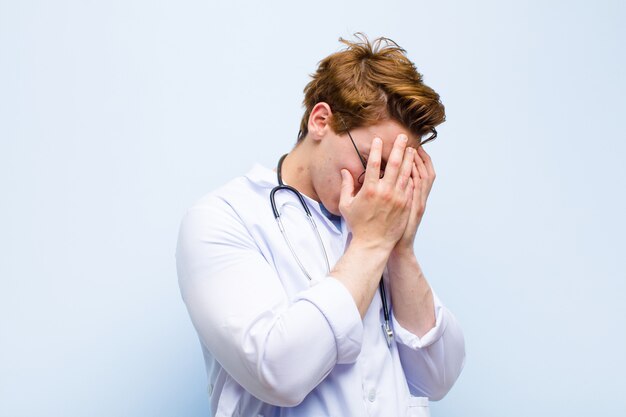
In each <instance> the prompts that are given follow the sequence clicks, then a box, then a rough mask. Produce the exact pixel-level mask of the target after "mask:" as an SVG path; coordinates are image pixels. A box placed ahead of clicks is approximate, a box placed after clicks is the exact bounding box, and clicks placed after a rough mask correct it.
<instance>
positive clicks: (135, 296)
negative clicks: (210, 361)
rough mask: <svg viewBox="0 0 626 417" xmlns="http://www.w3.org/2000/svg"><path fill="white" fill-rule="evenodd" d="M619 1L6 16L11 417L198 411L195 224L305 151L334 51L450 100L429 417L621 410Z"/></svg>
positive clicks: (6, 344) (201, 410) (117, 8)
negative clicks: (379, 51)
mask: <svg viewBox="0 0 626 417" xmlns="http://www.w3.org/2000/svg"><path fill="white" fill-rule="evenodd" d="M625 18H626V13H625V6H624V2H618V1H599V2H595V3H592V2H583V1H567V2H566V1H563V2H556V1H532V2H502V1H484V0H481V1H475V2H469V1H454V2H450V1H441V2H434V1H433V2H424V1H410V2H409V1H407V2H399V1H389V2H386V3H385V2H380V1H378V2H371V1H359V2H356V1H355V2H345V3H336V2H331V1H318V2H310V3H307V4H305V3H297V2H283V3H272V2H270V3H266V2H252V1H249V2H247V3H240V2H223V3H214V2H206V1H204V2H199V1H176V2H174V1H171V2H154V1H140V0H133V1H119V0H117V1H100V2H97V1H56V2H48V1H21V0H20V1H9V0H0V190H1V192H2V194H1V197H0V236H1V238H0V416H2V417H21V416H37V417H39V416H63V417H73V416H76V417H78V416H91V417H99V416H107V417H112V416H151V417H152V416H155V417H160V416H163V417H165V416H168V417H174V416H203V415H207V413H208V404H207V402H206V397H205V375H204V368H203V361H202V356H201V351H200V347H199V343H198V341H197V339H196V336H195V333H194V330H193V328H192V326H191V324H190V321H189V319H188V317H187V313H186V311H185V309H184V305H183V303H182V301H181V299H180V296H179V293H178V286H177V281H176V272H175V264H174V248H175V243H176V234H177V228H178V222H179V220H180V218H181V216H182V214H183V212H184V210H185V208H186V207H188V206H190V205H191V204H192V203H193V201H195V200H196V199H197V198H198V197H200V196H201V195H203V194H204V193H206V192H208V191H210V190H211V189H213V188H215V187H216V186H218V185H220V184H221V183H223V182H224V181H226V180H227V179H229V178H231V177H233V176H235V175H238V174H241V173H243V172H244V171H245V170H247V169H248V168H249V167H250V166H251V165H252V163H253V162H255V161H260V162H262V163H263V164H265V165H268V166H273V165H274V163H275V161H276V159H277V158H278V156H279V155H280V154H282V153H284V152H285V151H287V150H288V149H289V148H290V146H291V145H292V143H293V142H294V140H295V135H296V133H297V130H298V123H299V119H300V116H301V111H302V109H301V107H300V102H301V99H302V96H301V94H302V88H303V87H304V85H305V83H306V82H307V74H309V73H311V72H313V71H314V70H315V66H316V63H317V62H318V61H319V60H320V59H321V58H323V57H324V56H326V55H327V54H329V53H331V52H333V51H335V50H337V49H338V48H339V46H340V45H339V44H338V43H337V38H338V37H339V36H344V37H346V36H349V35H350V34H351V33H353V32H356V31H364V32H366V33H367V34H369V35H370V36H371V37H374V36H378V35H386V36H389V37H391V38H392V39H394V40H396V41H397V42H398V43H399V44H400V45H401V46H403V47H404V48H405V49H407V51H408V52H409V56H410V58H411V59H412V60H414V62H415V63H416V64H417V66H418V68H419V70H420V71H422V72H423V73H424V74H425V80H426V82H427V83H428V84H430V85H431V86H432V87H434V88H435V89H436V90H437V91H439V92H440V93H441V95H442V99H443V101H444V103H445V105H446V109H447V115H448V121H447V122H446V123H445V124H444V125H442V127H441V129H440V136H439V139H438V140H437V141H436V142H434V143H432V144H430V145H428V150H429V152H430V153H431V155H432V157H433V159H434V162H435V168H436V170H437V174H438V177H437V180H436V182H435V187H434V189H433V192H432V193H431V198H430V200H429V206H428V210H427V214H426V216H425V219H424V221H423V224H422V227H421V232H420V234H419V237H418V243H417V245H416V249H417V252H418V255H419V260H420V262H421V264H422V266H423V268H424V270H425V272H426V273H427V276H428V278H429V280H430V281H431V283H432V284H433V286H434V287H435V289H436V290H437V292H438V293H439V295H440V297H441V298H442V299H443V300H444V302H445V303H446V304H447V305H448V306H449V307H450V308H451V309H452V310H453V311H454V312H455V313H456V315H457V317H458V318H459V320H460V321H461V323H462V325H463V327H464V330H465V334H466V341H467V351H468V357H467V365H466V369H465V371H464V373H463V375H462V376H461V378H460V379H459V381H458V382H457V385H456V386H455V387H454V388H453V390H452V391H451V392H450V394H449V395H448V397H446V398H445V399H444V400H443V401H441V402H440V403H438V404H434V405H433V410H432V414H433V416H434V417H436V416H442V417H443V416H448V417H450V416H456V417H468V416H477V417H478V416H480V417H489V416H494V417H502V416H511V417H518V416H519V417H522V416H529V415H543V416H557V415H563V416H565V415H567V416H572V417H578V416H581V417H582V416H590V415H597V416H603V417H609V416H624V415H626V396H624V395H623V392H624V390H625V388H626V384H624V375H625V374H626V362H625V359H624V357H625V352H626V331H625V329H626V307H625V303H624V299H625V296H626V284H625V282H626V273H625V272H624V258H625V256H624V255H625V253H626V244H625V240H626V238H625V236H626V221H625V220H624V215H625V214H626V197H625V190H626V168H625V162H624V161H625V158H626V144H625V140H626V130H625V129H624V127H623V123H624V119H625V118H626V113H625V111H626V106H625V100H624V97H625V96H626V82H625V78H626V77H625V74H626V71H625V68H624V67H625V65H624V63H625V56H624V54H625V52H624V51H625V48H624V39H626V30H625V29H624V19H625Z"/></svg>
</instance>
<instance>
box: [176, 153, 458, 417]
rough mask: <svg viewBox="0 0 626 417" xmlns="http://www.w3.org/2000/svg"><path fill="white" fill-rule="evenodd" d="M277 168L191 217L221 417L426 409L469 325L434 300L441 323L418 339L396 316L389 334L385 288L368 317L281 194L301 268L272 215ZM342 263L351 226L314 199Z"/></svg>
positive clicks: (391, 415)
mask: <svg viewBox="0 0 626 417" xmlns="http://www.w3.org/2000/svg"><path fill="white" fill-rule="evenodd" d="M276 185H277V179H276V173H275V172H273V171H272V170H270V169H267V168H264V167H262V166H260V165H256V166H254V167H253V169H252V170H251V171H250V172H249V173H248V174H247V175H246V176H243V177H239V178H236V179H234V180H232V181H231V182H229V183H228V184H226V185H225V186H223V187H221V188H220V189H218V190H216V191H214V192H213V193H210V194H208V195H206V196H205V197H203V198H202V199H201V200H199V201H198V202H197V203H196V204H195V205H194V206H193V207H191V208H190V209H189V210H188V211H187V213H186V214H185V216H184V218H183V220H182V223H181V226H180V234H179V239H178V246H177V251H176V258H177V269H178V278H179V284H180V289H181V294H182V297H183V300H184V302H185V304H186V306H187V309H188V311H189V315H190V316H191V320H192V322H193V324H194V326H195V328H196V330H197V332H198V335H199V338H200V341H201V344H202V350H203V353H204V359H205V362H206V369H207V374H208V380H209V381H208V382H209V396H210V400H211V412H212V415H214V416H219V417H222V416H243V417H256V416H264V417H268V416H307V417H316V416H346V417H347V416H349V417H356V416H380V417H398V416H423V415H428V408H427V407H428V400H427V398H419V397H429V398H430V399H435V400H436V399H440V398H442V397H443V396H444V395H445V394H446V393H447V392H448V390H449V389H450V388H451V386H452V384H453V383H454V381H455V380H456V379H457V377H458V376H459V374H460V372H461V369H462V367H463V363H464V359H465V347H464V340H463V335H462V332H461V329H460V327H459V325H458V324H457V322H456V320H455V318H454V317H453V315H452V314H451V313H450V312H449V311H448V310H447V309H446V308H445V307H444V306H443V305H442V304H441V302H440V301H439V299H438V298H437V297H436V296H435V315H436V325H435V327H434V328H433V329H432V330H430V331H429V332H428V333H427V334H426V335H424V336H423V337H421V338H419V337H417V336H415V335H414V334H411V333H410V332H409V331H407V330H406V329H404V328H402V327H401V326H400V325H399V324H398V322H397V321H396V320H395V319H394V318H393V306H391V310H392V311H391V314H392V327H393V330H394V340H393V341H392V345H391V348H389V347H388V346H387V342H386V340H385V338H384V336H383V332H382V329H381V323H382V322H383V312H382V303H381V300H380V296H379V295H378V294H377V295H376V296H375V297H374V298H373V301H372V303H371V305H370V307H369V310H368V311H367V314H366V316H365V318H363V319H361V317H360V315H359V312H358V310H357V308H356V305H355V303H354V301H353V299H352V297H351V295H350V294H349V292H348V291H347V289H346V288H345V287H344V286H343V284H341V283H340V282H339V281H338V280H336V279H335V278H332V277H330V276H327V271H326V266H325V263H324V258H323V254H322V252H321V249H320V248H319V245H318V244H317V242H316V237H315V234H314V232H313V230H312V229H311V228H310V226H309V223H308V222H307V219H306V216H305V214H304V212H303V210H302V208H301V206H300V203H299V202H298V200H297V199H296V197H295V196H294V195H293V194H291V193H289V192H284V191H280V192H278V193H277V194H276V202H277V206H278V207H279V209H280V211H281V213H282V216H281V218H282V219H283V222H284V224H285V228H286V229H287V233H288V234H289V237H290V239H291V241H292V244H293V245H294V247H295V250H296V252H297V254H298V257H299V258H300V259H301V260H302V262H303V263H304V265H305V267H306V269H307V271H308V272H309V274H311V275H312V276H313V277H314V279H313V281H309V280H308V279H307V278H306V276H305V275H304V274H303V273H302V270H301V269H300V268H299V267H298V265H297V263H296V261H295V259H294V257H293V255H292V254H291V252H290V251H289V248H288V246H287V244H286V243H285V239H284V238H283V236H282V235H281V233H280V230H279V228H278V226H277V224H276V221H275V219H274V216H273V215H272V211H271V207H270V202H269V193H270V191H271V189H272V188H273V187H274V186H276ZM305 199H306V201H307V203H308V205H309V207H310V209H311V212H312V214H313V217H314V219H315V222H316V223H317V225H318V229H319V232H320V234H321V237H322V240H323V242H324V245H325V247H326V251H327V253H328V257H329V261H330V265H331V269H332V266H333V265H334V264H335V263H336V261H337V260H338V259H339V258H340V257H341V255H342V254H343V253H344V250H345V246H346V242H347V239H348V235H349V231H348V230H346V226H345V222H341V223H342V227H341V230H339V229H337V228H336V227H335V225H334V224H333V223H332V222H331V221H330V220H329V219H328V218H327V217H326V216H324V214H323V213H322V211H321V209H320V206H319V204H318V203H316V202H315V201H313V200H311V199H309V198H307V197H305Z"/></svg>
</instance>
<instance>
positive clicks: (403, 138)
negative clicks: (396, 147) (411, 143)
mask: <svg viewBox="0 0 626 417" xmlns="http://www.w3.org/2000/svg"><path fill="white" fill-rule="evenodd" d="M400 140H401V141H402V142H406V141H408V140H409V138H408V137H407V136H406V135H400Z"/></svg>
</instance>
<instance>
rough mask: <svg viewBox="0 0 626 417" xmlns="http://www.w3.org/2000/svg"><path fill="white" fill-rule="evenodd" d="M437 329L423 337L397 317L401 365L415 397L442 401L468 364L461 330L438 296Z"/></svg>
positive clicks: (436, 305) (397, 339) (394, 323)
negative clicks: (398, 320) (410, 329)
mask: <svg viewBox="0 0 626 417" xmlns="http://www.w3.org/2000/svg"><path fill="white" fill-rule="evenodd" d="M433 297H434V302H435V318H436V323H435V327H433V328H432V329H430V330H429V331H428V332H427V333H426V334H425V335H423V336H422V337H418V336H416V335H415V334H413V333H411V332H410V331H408V330H407V329H405V328H403V327H402V326H401V325H400V323H398V322H397V321H396V319H395V317H393V311H392V321H393V326H394V331H395V339H396V342H397V347H398V353H399V355H400V361H401V362H402V367H403V369H404V373H405V375H406V379H407V382H408V385H409V390H410V391H411V394H412V395H415V396H420V397H422V396H423V397H428V398H429V399H431V400H433V401H437V400H440V399H442V398H443V397H444V396H445V395H446V394H447V393H448V391H449V390H450V389H451V388H452V385H454V383H455V381H456V380H457V378H458V377H459V375H460V374H461V371H462V370H463V366H464V364H465V341H464V338H463V332H462V331H461V327H460V325H459V324H458V322H457V321H456V318H455V317H454V316H453V315H452V313H451V312H450V311H449V310H448V309H447V308H446V307H445V306H443V305H442V304H441V301H440V300H439V298H438V297H437V296H436V295H433Z"/></svg>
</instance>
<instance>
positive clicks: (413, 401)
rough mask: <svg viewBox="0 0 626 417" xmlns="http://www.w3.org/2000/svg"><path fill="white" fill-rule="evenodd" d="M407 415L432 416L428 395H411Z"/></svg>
mask: <svg viewBox="0 0 626 417" xmlns="http://www.w3.org/2000/svg"><path fill="white" fill-rule="evenodd" d="M406 416H407V417H430V411H429V409H428V397H413V396H410V397H409V402H408V409H407V413H406Z"/></svg>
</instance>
